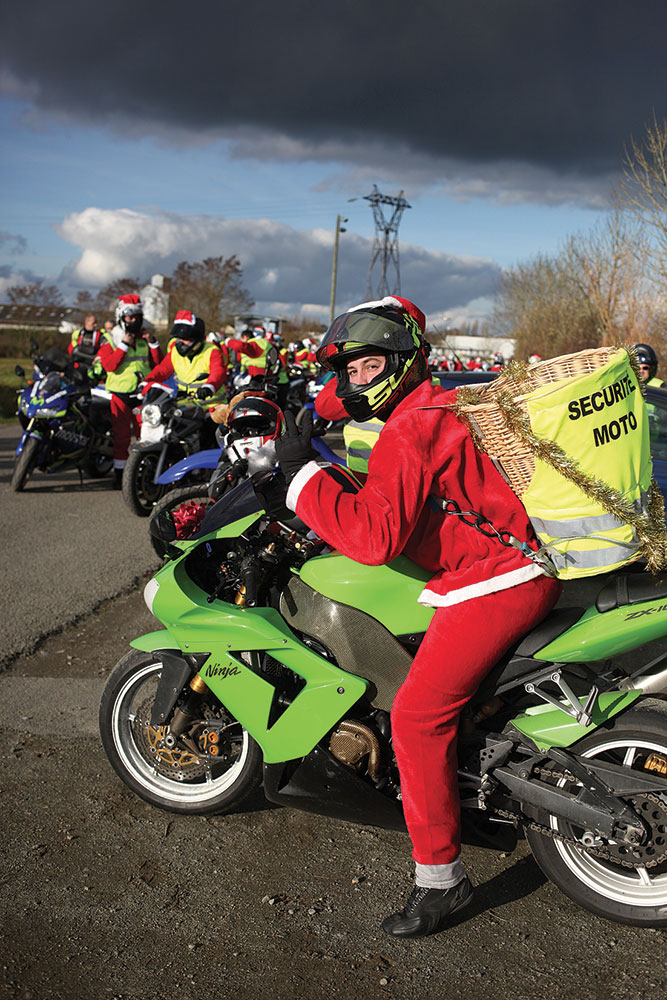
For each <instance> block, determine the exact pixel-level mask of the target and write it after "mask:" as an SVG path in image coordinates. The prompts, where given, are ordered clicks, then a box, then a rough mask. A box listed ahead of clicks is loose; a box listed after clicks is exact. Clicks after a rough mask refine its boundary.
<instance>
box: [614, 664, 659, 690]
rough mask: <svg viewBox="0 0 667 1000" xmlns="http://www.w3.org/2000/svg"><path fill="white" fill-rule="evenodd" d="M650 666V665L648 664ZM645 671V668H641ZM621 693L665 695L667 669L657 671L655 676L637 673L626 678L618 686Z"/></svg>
mask: <svg viewBox="0 0 667 1000" xmlns="http://www.w3.org/2000/svg"><path fill="white" fill-rule="evenodd" d="M649 666H650V664H649ZM641 669H642V670H645V669H646V667H642V668H641ZM618 686H619V689H620V690H621V691H637V690H639V691H643V692H644V694H664V695H667V667H665V668H664V670H659V671H658V673H657V674H642V673H641V671H638V672H637V673H636V674H633V675H632V676H631V677H626V678H625V679H624V680H622V681H621V683H620V684H619V685H618Z"/></svg>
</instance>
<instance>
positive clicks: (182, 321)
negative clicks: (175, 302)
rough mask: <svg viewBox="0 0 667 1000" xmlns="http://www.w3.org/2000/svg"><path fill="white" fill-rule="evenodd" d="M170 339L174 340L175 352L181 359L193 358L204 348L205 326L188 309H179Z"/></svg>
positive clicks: (202, 321)
mask: <svg viewBox="0 0 667 1000" xmlns="http://www.w3.org/2000/svg"><path fill="white" fill-rule="evenodd" d="M169 336H170V337H173V338H175V340H176V344H175V345H174V346H175V347H176V350H177V351H178V353H179V354H180V355H181V357H183V358H193V357H194V356H195V354H199V352H200V351H201V349H202V347H203V346H204V338H205V336H206V326H205V325H204V320H203V319H201V318H200V317H199V316H195V314H194V313H193V312H190V310H189V309H181V310H179V312H177V313H176V316H175V317H174V325H173V326H172V328H171V333H170V334H169Z"/></svg>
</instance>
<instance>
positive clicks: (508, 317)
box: [493, 254, 601, 358]
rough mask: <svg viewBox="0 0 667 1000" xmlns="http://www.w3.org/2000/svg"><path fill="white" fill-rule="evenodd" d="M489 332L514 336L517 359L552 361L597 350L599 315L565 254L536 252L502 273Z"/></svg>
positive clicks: (599, 326) (599, 333) (599, 331)
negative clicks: (575, 276) (491, 328)
mask: <svg viewBox="0 0 667 1000" xmlns="http://www.w3.org/2000/svg"><path fill="white" fill-rule="evenodd" d="M493 328H494V331H495V333H496V334H498V335H500V336H506V337H514V338H515V340H516V348H515V356H516V357H517V358H527V357H529V356H530V355H531V354H535V353H537V354H541V355H542V357H545V358H550V357H555V356H558V355H560V354H569V353H571V352H573V351H581V350H584V349H585V348H588V347H597V346H599V344H600V340H601V321H600V315H599V312H598V310H597V308H596V307H595V305H594V304H593V303H592V302H591V300H590V299H589V298H588V297H587V296H586V295H585V294H584V293H583V291H582V289H581V287H580V285H579V284H578V283H577V282H576V281H574V280H573V278H572V274H571V272H570V270H569V268H568V265H567V260H566V258H565V256H564V255H559V256H553V257H550V256H548V255H546V254H538V255H537V256H536V257H535V258H533V259H532V260H529V261H527V262H525V263H522V264H518V265H517V266H516V267H514V268H511V269H510V270H507V271H504V272H503V273H502V275H501V277H500V280H499V282H498V287H497V290H496V298H495V301H494V308H493Z"/></svg>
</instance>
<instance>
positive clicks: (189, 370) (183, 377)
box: [169, 344, 227, 407]
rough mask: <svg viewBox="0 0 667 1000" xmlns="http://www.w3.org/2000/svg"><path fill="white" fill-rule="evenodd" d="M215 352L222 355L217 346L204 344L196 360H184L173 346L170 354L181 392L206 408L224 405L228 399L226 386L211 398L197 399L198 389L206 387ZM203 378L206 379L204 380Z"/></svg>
mask: <svg viewBox="0 0 667 1000" xmlns="http://www.w3.org/2000/svg"><path fill="white" fill-rule="evenodd" d="M214 351H218V353H220V352H219V348H218V346H217V344H204V346H203V347H202V349H201V351H199V353H198V354H195V356H194V358H184V357H183V355H182V354H179V353H178V351H177V350H176V346H175V345H173V346H172V348H171V350H170V352H169V357H170V358H171V363H172V365H173V368H174V378H175V380H176V385H177V387H178V390H179V392H187V394H188V395H189V396H192V398H193V402H195V403H196V404H198V405H201V406H205V407H208V406H211V405H212V404H215V403H222V402H223V401H224V400H226V399H227V392H226V388H225V386H224V384H223V385H221V386H220V388H219V389H217V390H216V391H215V394H214V395H213V396H209V397H208V398H207V399H205V400H197V399H195V394H196V392H197V389H201V387H202V386H203V385H206V379H207V378H208V376H209V374H210V366H211V355H212V354H213V352H214ZM202 376H206V377H205V378H202Z"/></svg>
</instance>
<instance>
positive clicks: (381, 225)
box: [364, 184, 412, 299]
mask: <svg viewBox="0 0 667 1000" xmlns="http://www.w3.org/2000/svg"><path fill="white" fill-rule="evenodd" d="M364 198H365V200H366V201H370V203H371V207H372V209H373V220H374V222H375V239H374V240H373V248H372V250H371V262H370V265H369V267H368V278H367V280H366V297H367V298H368V299H382V298H384V296H385V295H398V293H399V292H400V290H401V274H400V269H399V264H398V226H399V223H400V221H401V216H402V215H403V212H404V210H405V209H406V208H412V206H411V205H409V204H408V202H407V201H406V200H405V198H404V197H403V192H402V191H401V192H399V194H398V197H396V198H393V197H391V196H390V195H386V194H381V193H380V192H379V191H378V187H377V184H374V185H373V190H372V191H371V193H370V194H366V195H364ZM383 205H388V206H390V207H392V208H393V212H392V214H391V216H390V217H389V219H386V218H385V215H384V211H383V208H382V206H383ZM378 260H380V262H381V264H380V272H381V273H380V281H379V284H378V285H377V287H376V289H374V288H373V268H374V266H375V263H376V261H378ZM392 264H393V268H394V272H395V275H394V281H393V282H390V280H389V276H388V273H387V272H388V270H389V268H390V265H392Z"/></svg>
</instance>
